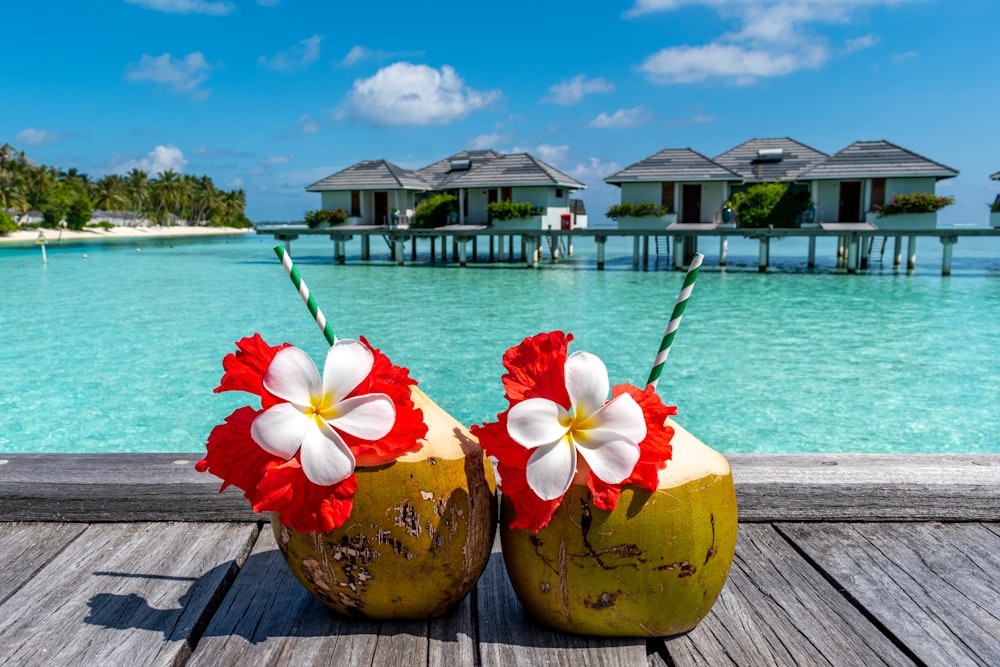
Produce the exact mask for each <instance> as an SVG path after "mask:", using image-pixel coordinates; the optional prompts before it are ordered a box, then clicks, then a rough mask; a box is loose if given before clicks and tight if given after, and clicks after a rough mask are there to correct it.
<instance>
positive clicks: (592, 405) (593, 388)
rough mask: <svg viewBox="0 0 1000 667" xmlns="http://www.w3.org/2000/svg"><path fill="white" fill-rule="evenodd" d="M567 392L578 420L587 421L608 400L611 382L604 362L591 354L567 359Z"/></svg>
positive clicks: (584, 353) (580, 354) (572, 355)
mask: <svg viewBox="0 0 1000 667" xmlns="http://www.w3.org/2000/svg"><path fill="white" fill-rule="evenodd" d="M564 373H565V375H566V391H567V392H569V400H570V403H571V404H572V405H573V410H574V411H575V412H574V416H575V417H576V419H586V418H587V417H588V416H589V415H590V414H592V413H593V412H594V411H595V410H597V409H598V408H599V407H601V406H602V405H604V401H606V400H607V399H608V391H609V389H610V382H609V381H608V369H607V367H606V366H605V365H604V362H603V361H601V360H600V358H599V357H597V356H596V355H593V354H591V353H590V352H583V351H580V352H574V353H573V354H571V355H569V357H567V358H566V367H565V370H564Z"/></svg>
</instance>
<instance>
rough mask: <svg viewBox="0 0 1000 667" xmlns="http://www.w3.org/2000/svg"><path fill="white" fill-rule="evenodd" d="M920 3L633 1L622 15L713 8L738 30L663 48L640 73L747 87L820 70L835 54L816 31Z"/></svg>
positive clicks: (860, 43)
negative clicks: (863, 13)
mask: <svg viewBox="0 0 1000 667" xmlns="http://www.w3.org/2000/svg"><path fill="white" fill-rule="evenodd" d="M921 1H923V0H636V1H635V4H634V5H633V7H632V8H631V9H630V10H628V11H627V12H626V13H625V16H626V17H629V18H635V17H638V16H642V15H644V14H649V13H652V12H665V11H674V10H679V9H682V8H685V7H707V8H710V9H714V10H715V11H716V12H717V13H718V14H719V15H720V16H721V17H722V18H723V19H728V20H731V21H734V22H735V23H736V25H737V30H735V31H733V32H729V33H726V34H723V35H721V36H720V37H718V38H717V39H716V40H714V41H713V42H711V43H709V44H704V45H680V46H671V47H668V48H665V49H662V50H660V51H658V52H656V53H654V54H653V55H651V56H649V57H648V58H647V59H646V60H645V61H644V62H643V63H642V65H641V66H640V69H641V70H642V71H643V72H645V73H646V75H647V76H648V77H649V79H650V80H651V81H653V82H655V83H665V84H672V83H695V82H699V81H706V80H721V81H724V82H728V83H735V84H737V85H745V84H750V83H754V82H755V81H757V80H758V79H760V78H765V77H775V76H784V75H787V74H791V73H792V72H796V71H798V70H801V69H810V68H818V67H822V66H823V65H824V64H825V63H826V62H828V61H829V60H830V58H832V57H833V56H834V52H833V50H832V49H831V48H830V46H829V40H828V38H827V37H826V36H824V35H823V34H822V33H821V32H819V31H818V30H817V26H821V25H823V24H850V22H851V21H852V19H853V18H854V16H855V15H856V14H857V13H859V12H860V11H863V10H865V9H867V8H871V7H876V6H894V5H902V4H905V3H908V2H921ZM878 39H879V38H878V36H877V35H874V34H868V35H862V36H859V37H856V38H852V39H849V40H847V41H846V42H845V48H844V49H843V50H842V51H841V52H840V53H841V54H843V53H849V52H851V51H856V50H858V49H861V48H868V47H870V46H872V45H874V44H876V43H877V42H878Z"/></svg>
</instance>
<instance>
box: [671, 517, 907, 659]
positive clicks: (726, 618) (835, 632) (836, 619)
mask: <svg viewBox="0 0 1000 667" xmlns="http://www.w3.org/2000/svg"><path fill="white" fill-rule="evenodd" d="M666 651H667V653H668V654H669V656H670V660H671V664H673V665H676V666H678V667H680V666H684V665H789V666H797V665H832V666H833V665H835V666H838V667H839V666H841V665H866V666H867V665H910V664H913V662H912V661H911V660H910V659H909V658H908V657H907V656H906V655H905V654H904V653H902V652H901V651H900V650H899V649H898V648H896V646H894V645H893V644H892V642H891V641H890V640H889V639H888V638H887V637H886V636H885V635H884V634H883V633H882V632H880V631H879V629H878V628H876V627H875V626H874V625H872V624H871V623H870V622H869V621H868V620H867V619H866V618H865V617H864V616H863V615H862V614H861V613H860V612H858V610H857V609H855V608H854V607H853V606H852V605H851V604H850V603H849V602H848V601H847V600H846V599H845V598H844V597H843V596H842V595H841V594H840V593H839V592H838V591H837V590H836V589H835V588H834V587H833V586H831V585H830V584H829V583H828V582H827V581H826V580H825V579H824V578H823V577H822V576H821V575H820V574H819V573H817V572H816V571H815V570H814V569H813V568H812V567H811V566H810V565H809V563H808V562H807V561H805V560H804V559H803V558H802V557H801V556H799V555H798V554H797V553H796V552H795V550H794V549H793V548H792V547H791V546H790V545H789V544H788V543H787V542H786V541H785V540H784V539H783V538H782V537H781V536H780V535H779V534H778V533H777V532H776V531H775V530H774V529H773V528H772V527H770V526H763V525H745V526H741V527H740V532H739V539H738V542H737V548H736V558H735V560H734V562H733V569H732V571H731V572H730V575H729V581H728V582H727V583H726V587H725V589H723V592H722V595H721V596H720V597H719V600H718V602H716V604H715V607H713V609H712V611H711V613H710V614H709V615H708V616H707V617H706V618H705V619H704V620H703V621H702V622H701V623H700V624H699V625H698V626H697V627H696V628H695V629H694V630H692V631H691V632H689V633H688V634H686V635H684V636H681V637H675V638H671V639H668V640H667V641H666Z"/></svg>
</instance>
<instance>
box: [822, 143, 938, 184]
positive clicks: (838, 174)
mask: <svg viewBox="0 0 1000 667" xmlns="http://www.w3.org/2000/svg"><path fill="white" fill-rule="evenodd" d="M957 175H958V172H957V171H956V170H954V169H952V168H951V167H946V166H945V165H943V164H941V163H939V162H935V161H933V160H929V159H927V158H925V157H924V156H922V155H918V154H916V153H914V152H913V151H910V150H907V149H905V148H901V147H899V146H897V145H896V144H893V143H889V142H888V141H855V142H854V143H853V144H851V145H850V146H848V147H847V148H845V149H843V150H840V151H837V152H836V153H834V154H833V155H831V156H830V157H828V158H826V159H825V160H823V161H822V162H820V163H819V164H817V165H815V166H814V167H812V168H811V169H809V170H808V171H806V172H805V173H804V174H803V177H804V178H807V179H809V180H822V179H845V178H900V177H933V178H937V179H942V178H951V177H953V176H957Z"/></svg>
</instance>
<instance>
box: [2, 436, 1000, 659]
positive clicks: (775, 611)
mask: <svg viewBox="0 0 1000 667" xmlns="http://www.w3.org/2000/svg"><path fill="white" fill-rule="evenodd" d="M194 458H195V457H194V456H193V455H191V454H175V455H171V454H156V455H139V454H136V455H77V456H60V455H6V456H4V455H0V664H11V665H88V666H89V665H211V666H213V667H215V666H218V665H237V664H240V665H242V664H245V665H254V666H256V665H296V666H298V665H311V664H324V665H325V664H329V665H386V666H389V667H409V666H410V665H446V666H447V667H464V666H465V665H483V666H491V667H492V666H497V667H500V666H508V665H567V666H569V665H572V666H573V667H578V666H583V665H608V666H615V665H640V666H648V667H652V666H658V665H663V666H667V665H727V664H733V665H837V666H843V665H881V664H888V665H910V664H927V665H948V666H949V667H953V666H958V665H994V666H995V665H998V664H1000V455H978V456H949V457H946V456H933V457H931V456H910V457H890V456H866V455H829V456H814V455H801V456H757V455H753V456H751V455H733V456H731V457H730V461H731V463H732V465H733V473H734V476H735V479H736V483H737V494H738V498H739V502H740V512H741V527H740V533H739V542H738V546H737V554H736V559H735V561H734V564H733V569H732V572H731V574H730V578H729V582H728V584H727V585H726V588H725V590H724V591H723V593H722V596H721V597H720V599H719V601H718V603H717V604H716V606H715V608H714V609H713V611H712V613H711V614H710V615H709V617H708V618H706V619H705V620H704V621H703V622H702V623H701V624H700V625H699V626H698V627H697V628H695V630H693V631H692V632H690V633H689V634H687V635H685V636H681V637H674V638H670V639H667V640H660V639H655V640H643V639H638V640H630V639H614V640H608V639H597V638H587V637H580V636H574V635H566V634H561V633H556V632H551V631H549V630H546V629H544V628H541V627H538V626H537V625H536V624H535V623H533V622H532V620H531V619H529V618H527V617H525V615H524V613H523V612H522V610H521V608H520V606H519V604H518V603H517V600H516V598H515V597H514V593H513V591H512V589H511V588H510V585H509V583H508V581H507V578H506V574H505V572H504V568H503V563H502V560H501V558H500V554H499V553H494V556H493V558H492V560H491V561H490V564H489V566H488V568H487V570H486V573H485V574H484V576H483V578H482V579H481V580H480V582H479V584H478V585H477V587H476V589H475V590H474V591H473V593H472V594H471V595H470V596H469V597H468V598H466V599H465V600H464V601H463V603H462V604H461V605H460V607H459V608H458V609H456V610H455V611H454V612H452V613H450V614H448V615H447V616H445V617H444V618H441V619H437V620H434V621H430V622H406V623H371V622H365V621H355V620H349V619H344V618H340V617H338V616H335V615H333V614H332V613H330V612H328V611H327V610H326V609H325V608H324V607H322V606H321V605H320V604H319V603H317V602H315V601H314V600H313V598H312V597H311V596H310V595H308V594H307V593H306V592H305V591H304V589H302V588H301V586H299V584H298V583H297V582H296V581H295V580H294V579H292V577H291V575H290V574H289V573H288V570H287V569H286V568H285V565H284V562H283V560H282V559H281V556H280V555H279V553H278V551H277V549H276V546H275V544H274V540H273V538H272V537H271V534H270V530H269V529H268V528H267V526H266V525H264V526H263V529H262V522H261V521H260V517H257V516H255V515H252V514H251V513H250V512H249V510H248V509H247V507H246V501H245V500H243V498H242V496H241V495H240V494H239V493H238V492H230V491H227V492H226V493H224V494H222V495H217V494H216V493H215V491H216V490H217V481H216V480H215V479H214V478H212V477H209V476H207V475H199V474H198V473H196V472H194V470H193V463H194Z"/></svg>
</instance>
